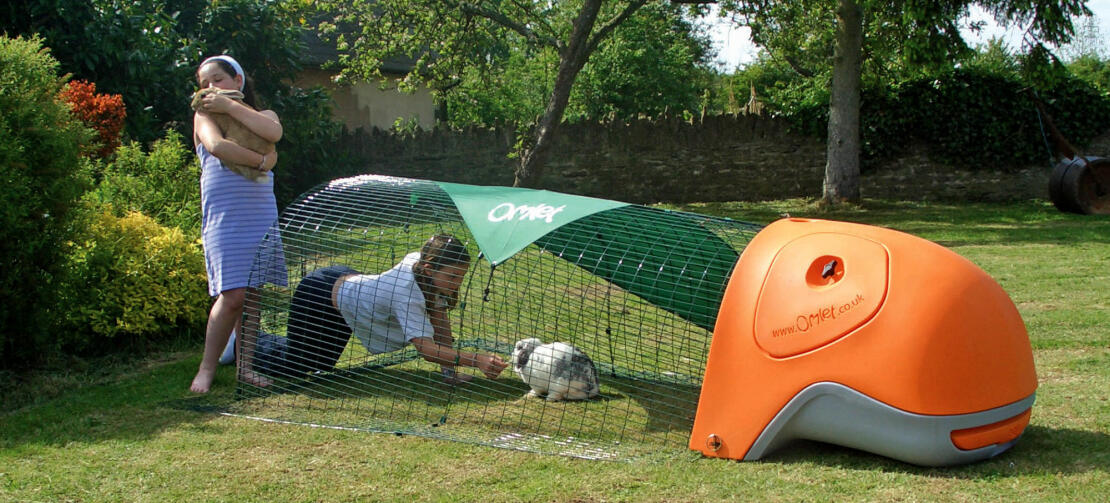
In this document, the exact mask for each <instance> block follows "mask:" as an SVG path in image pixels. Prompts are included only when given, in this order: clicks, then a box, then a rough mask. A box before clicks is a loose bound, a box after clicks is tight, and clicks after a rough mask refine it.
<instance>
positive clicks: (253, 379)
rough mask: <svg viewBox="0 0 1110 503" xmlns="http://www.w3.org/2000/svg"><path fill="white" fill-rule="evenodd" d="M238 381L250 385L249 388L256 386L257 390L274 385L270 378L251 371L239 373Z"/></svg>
mask: <svg viewBox="0 0 1110 503" xmlns="http://www.w3.org/2000/svg"><path fill="white" fill-rule="evenodd" d="M239 380H240V381H242V382H245V383H247V384H250V385H251V386H256V387H259V388H265V387H267V386H269V385H271V384H273V383H274V381H271V380H270V378H268V377H266V376H264V375H262V374H259V373H258V372H255V371H253V370H244V371H242V372H240V373H239Z"/></svg>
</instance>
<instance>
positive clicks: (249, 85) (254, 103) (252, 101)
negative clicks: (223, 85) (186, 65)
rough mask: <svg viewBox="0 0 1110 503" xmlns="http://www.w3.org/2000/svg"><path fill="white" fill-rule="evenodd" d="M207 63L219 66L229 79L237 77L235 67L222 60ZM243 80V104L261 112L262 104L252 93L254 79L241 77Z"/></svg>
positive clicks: (198, 74) (198, 72) (198, 70)
mask: <svg viewBox="0 0 1110 503" xmlns="http://www.w3.org/2000/svg"><path fill="white" fill-rule="evenodd" d="M208 63H216V64H217V65H219V66H220V69H221V70H223V71H225V72H227V74H228V75H231V78H235V76H236V75H239V74H238V73H237V72H236V71H235V67H234V66H231V63H228V62H227V61H224V60H222V59H213V60H212V61H209V62H208ZM203 65H204V63H202V64H201V66H203ZM196 76H197V77H198V78H199V77H200V67H199V66H198V67H197V71H196ZM243 79H244V80H243V103H246V104H248V105H250V106H251V108H253V109H255V110H262V107H261V105H262V103H261V102H260V101H259V100H258V96H257V95H256V94H255V92H254V79H252V78H250V77H249V76H246V75H244V76H243Z"/></svg>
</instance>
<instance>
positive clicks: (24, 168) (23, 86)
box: [0, 36, 92, 367]
mask: <svg viewBox="0 0 1110 503" xmlns="http://www.w3.org/2000/svg"><path fill="white" fill-rule="evenodd" d="M64 84H65V81H64V80H63V79H62V78H61V77H59V75H58V62H57V61H55V60H54V58H52V57H51V56H50V54H49V52H48V51H47V50H46V49H44V48H43V47H42V44H41V41H40V40H39V39H37V38H33V39H29V40H28V39H23V38H15V39H12V38H7V37H4V36H0V183H2V186H0V267H2V268H3V274H0V367H6V366H10V365H14V364H15V363H17V362H25V361H27V360H28V359H33V358H35V357H36V355H37V352H38V351H37V350H38V348H39V347H40V346H41V344H43V343H45V342H46V341H47V339H48V338H49V337H50V332H51V331H50V326H51V325H52V321H53V319H54V316H53V315H52V314H51V313H49V307H50V306H52V305H53V304H54V303H55V296H54V293H53V292H54V289H53V285H54V283H55V279H56V277H57V275H58V273H59V272H60V271H61V270H62V269H61V267H60V264H61V263H62V262H63V255H62V250H63V244H64V243H65V242H66V241H68V240H69V236H70V233H71V232H72V230H73V227H72V226H71V219H72V209H73V208H74V206H75V205H76V204H77V203H78V201H79V199H80V197H81V195H82V194H84V192H85V190H86V189H87V188H88V184H87V183H86V182H85V180H84V178H83V177H81V176H80V175H79V167H80V165H81V158H80V154H81V149H82V146H83V145H88V144H89V141H90V140H91V138H92V131H91V130H89V129H87V128H85V127H84V126H83V125H82V124H81V123H80V122H79V121H77V120H76V119H74V118H73V117H71V115H70V111H69V107H68V106H67V105H66V104H65V103H63V102H62V101H61V100H60V99H59V97H58V95H59V92H60V91H61V89H62V86H63V85H64Z"/></svg>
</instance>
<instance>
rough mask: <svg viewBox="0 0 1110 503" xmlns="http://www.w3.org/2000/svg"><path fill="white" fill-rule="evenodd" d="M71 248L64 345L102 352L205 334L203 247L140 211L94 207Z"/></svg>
mask: <svg viewBox="0 0 1110 503" xmlns="http://www.w3.org/2000/svg"><path fill="white" fill-rule="evenodd" d="M83 220H84V222H82V223H84V224H85V225H84V226H83V230H82V231H81V234H80V236H79V237H78V238H77V239H76V240H75V241H74V242H73V243H71V246H70V247H69V253H68V257H67V263H66V268H65V270H66V278H65V281H64V288H63V289H62V291H61V292H60V297H61V299H62V304H61V306H62V309H61V311H62V312H63V313H64V314H63V316H62V319H61V320H60V321H61V324H62V325H63V330H60V331H59V335H58V336H59V340H58V343H59V345H60V346H61V348H62V349H64V350H65V351H67V352H86V351H89V350H92V349H95V350H96V351H97V352H100V351H104V350H106V349H111V348H114V347H122V346H127V345H131V344H133V343H141V342H145V341H148V340H152V339H157V338H160V337H165V336H167V335H169V334H172V333H174V331H175V329H178V328H181V327H185V326H190V327H197V328H199V327H201V326H202V325H203V323H204V320H205V316H206V314H207V310H208V306H209V304H208V302H209V298H208V294H207V280H206V277H205V271H204V256H203V253H202V251H201V246H200V243H199V241H197V240H190V239H188V238H187V237H185V235H184V234H183V233H182V231H181V230H180V229H178V228H174V227H163V226H162V225H159V224H158V223H157V222H155V221H154V220H153V219H152V218H150V217H148V216H146V215H143V214H142V213H138V212H131V213H128V214H127V215H125V216H123V217H118V216H116V215H115V214H113V210H112V208H111V207H110V206H108V205H102V206H91V207H90V208H88V211H87V212H86V213H85V214H84V218H83Z"/></svg>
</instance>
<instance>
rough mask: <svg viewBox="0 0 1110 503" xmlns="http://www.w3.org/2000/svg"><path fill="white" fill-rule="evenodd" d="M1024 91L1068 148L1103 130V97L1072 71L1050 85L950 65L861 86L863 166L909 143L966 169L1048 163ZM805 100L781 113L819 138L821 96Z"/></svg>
mask: <svg viewBox="0 0 1110 503" xmlns="http://www.w3.org/2000/svg"><path fill="white" fill-rule="evenodd" d="M1031 91H1035V93H1036V95H1037V96H1039V98H1040V99H1041V101H1043V102H1044V103H1045V104H1046V108H1047V109H1048V112H1049V114H1051V115H1052V118H1053V120H1054V122H1055V123H1056V125H1057V126H1058V127H1059V128H1060V130H1061V132H1062V133H1063V135H1064V136H1065V137H1066V138H1067V139H1068V140H1069V141H1071V143H1072V144H1074V145H1084V144H1086V143H1088V142H1089V141H1090V140H1091V139H1093V138H1094V137H1095V136H1097V135H1099V134H1101V133H1104V132H1105V131H1106V130H1107V129H1110V99H1108V98H1107V97H1106V96H1104V95H1103V94H1102V93H1101V92H1099V91H1098V90H1097V89H1096V88H1095V87H1094V86H1092V85H1091V84H1089V83H1087V82H1085V81H1083V80H1080V79H1079V78H1076V77H1074V76H1065V77H1063V78H1062V79H1061V80H1060V81H1059V82H1057V83H1056V84H1055V85H1054V86H1053V87H1052V88H1048V89H1034V88H1033V87H1031V86H1029V85H1028V84H1026V83H1024V82H1022V81H1020V80H1018V78H1017V77H1016V76H1013V75H1008V74H1002V73H993V72H990V71H986V70H982V69H956V70H952V71H950V72H947V73H944V74H940V75H934V76H929V77H923V78H919V79H915V80H909V81H905V82H901V83H899V84H898V85H895V86H889V87H888V86H871V87H869V88H866V89H864V90H863V92H862V96H861V98H862V100H861V109H860V139H861V141H862V144H863V152H862V158H863V169H864V171H870V170H876V169H882V168H883V166H884V165H885V161H886V160H887V159H890V158H893V157H896V156H898V155H900V154H903V153H905V152H906V149H907V147H910V146H912V145H921V146H924V147H925V148H927V149H928V151H929V153H930V155H931V156H932V157H933V158H934V159H936V160H938V161H943V162H946V163H949V164H951V165H954V166H957V167H962V168H968V169H1013V168H1020V167H1024V166H1029V165H1031V164H1037V163H1048V162H1049V157H1050V154H1049V153H1048V151H1047V149H1046V147H1045V142H1044V138H1043V137H1042V135H1041V128H1040V124H1039V122H1038V116H1037V111H1036V108H1035V107H1034V104H1033V98H1032V94H1033V93H1032V92H1031ZM795 94H797V93H795ZM805 98H806V99H801V100H799V101H798V102H799V103H802V105H801V106H798V107H795V108H792V109H790V110H789V111H788V113H787V116H788V117H789V118H790V119H791V120H792V122H794V123H795V124H796V125H797V126H798V127H799V128H800V129H801V130H802V131H803V132H805V133H807V134H812V135H815V136H820V137H824V136H825V134H826V132H827V131H826V128H827V124H828V93H827V92H822V93H817V94H815V95H813V96H809V95H807V96H805ZM779 99H781V97H780V98H779Z"/></svg>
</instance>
